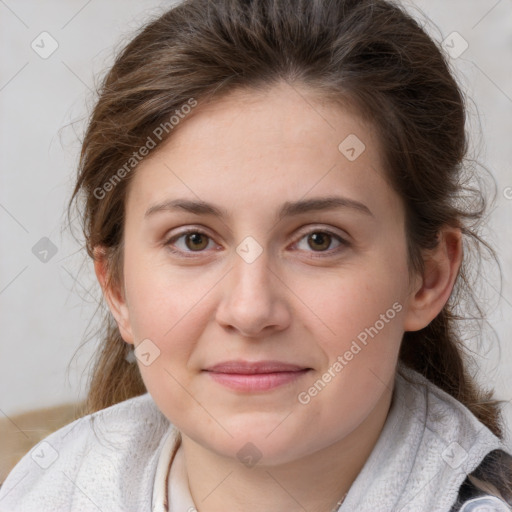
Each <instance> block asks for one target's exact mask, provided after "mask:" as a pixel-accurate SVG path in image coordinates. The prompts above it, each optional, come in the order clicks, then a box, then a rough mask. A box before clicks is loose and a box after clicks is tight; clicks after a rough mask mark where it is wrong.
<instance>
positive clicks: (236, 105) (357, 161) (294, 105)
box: [130, 84, 390, 206]
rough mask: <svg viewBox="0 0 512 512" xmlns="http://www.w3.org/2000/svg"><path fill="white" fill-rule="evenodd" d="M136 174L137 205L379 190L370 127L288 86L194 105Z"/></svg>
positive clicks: (378, 155) (380, 170) (378, 170)
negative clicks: (172, 198) (183, 199)
mask: <svg viewBox="0 0 512 512" xmlns="http://www.w3.org/2000/svg"><path fill="white" fill-rule="evenodd" d="M135 174H136V175H135V177H134V180H133V183H132V185H131V191H130V195H131V196H136V198H137V202H138V203H144V204H147V203H149V202H152V201H153V202H154V201H156V200H163V199H168V198H169V197H168V196H170V195H179V196H183V195H184V194H185V195H186V196H188V197H190V198H194V199H198V198H200V199H206V198H207V197H212V196H215V197H216V198H217V200H218V202H220V203H223V204H227V205H229V204H233V205H234V204H235V201H234V200H235V198H234V196H233V195H234V194H236V195H237V196H240V195H242V196H245V204H246V205H247V206H249V205H250V204H254V205H255V206H258V202H260V204H259V206H261V201H262V200H264V201H265V204H267V205H270V204H271V203H272V200H271V199H272V197H273V195H278V196H280V198H281V203H282V202H284V201H285V200H286V199H288V200H296V199H297V198H299V197H302V196H305V195H307V194H309V193H311V194H313V195H315V196H317V195H318V194H326V193H330V192H332V191H333V190H334V189H342V190H339V191H340V192H344V193H345V195H349V196H350V195H352V196H360V197H364V196H367V194H368V192H369V191H370V192H371V191H372V190H373V192H375V193H377V192H379V191H384V192H386V191H385V189H384V188H385V186H386V183H385V176H384V171H383V168H382V162H381V153H380V147H379V141H378V139H377V136H376V131H375V129H374V127H373V126H372V125H371V124H370V123H368V122H367V121H365V120H363V118H362V117H360V116H358V115H357V113H356V112H355V111H354V110H349V109H346V108H343V107H342V106H341V105H339V104H334V103H333V102H329V101H327V100H322V98H321V97H320V96H319V95H318V94H314V93H311V92H310V91H309V90H307V89H305V88H300V89H299V88H298V87H296V86H293V87H292V86H290V85H288V84H280V85H278V86H275V87H273V88H270V89H266V90H265V91H252V90H250V91H249V90H237V91H234V92H232V93H230V94H228V95H226V96H224V97H222V98H221V99H217V100H214V101H212V102H210V103H203V104H201V103H200V104H199V105H198V106H196V107H195V109H194V110H193V111H192V112H191V113H190V114H189V115H187V116H185V117H184V119H183V120H181V121H180V125H179V127H178V129H177V130H176V131H174V132H173V133H172V135H171V137H170V138H169V139H168V140H167V141H166V142H165V143H163V144H162V146H161V147H160V148H159V149H157V150H156V151H155V152H154V153H153V154H151V155H150V156H148V157H147V158H146V159H145V160H143V161H142V162H141V163H140V164H139V166H138V168H137V170H136V173H135ZM173 192H175V193H174V194H173ZM387 192H388V193H389V192H390V191H387ZM354 198H355V197H354Z"/></svg>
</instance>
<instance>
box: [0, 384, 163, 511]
mask: <svg viewBox="0 0 512 512" xmlns="http://www.w3.org/2000/svg"><path fill="white" fill-rule="evenodd" d="M169 428H170V423H169V421H168V420H167V419H166V418H165V416H164V415H163V414H162V413H161V412H160V410H159V409H158V407H157V406H156V404H155V403H154V401H153V399H152V398H151V396H150V395H149V394H148V393H145V394H144V395H141V396H138V397H135V398H131V399H129V400H126V401H124V402H121V403H119V404H115V405H113V406H111V407H108V408H106V409H103V410H101V411H98V412H96V413H94V414H90V415H87V416H84V417H82V418H79V419H77V420H76V421H74V422H72V423H70V424H68V425H66V426H65V427H63V428H61V429H59V430H57V431H56V432H53V433H52V434H51V435H49V436H48V437H46V438H45V439H43V440H42V441H41V442H40V443H38V444H37V445H36V446H35V447H33V448H32V449H31V450H30V452H28V453H27V454H25V455H24V457H23V458H22V459H21V460H20V461H19V462H18V464H17V465H16V466H15V467H14V468H13V470H12V471H11V472H10V473H9V475H8V477H7V479H6V480H5V482H4V483H3V484H2V486H1V487H0V511H8V510H16V511H20V512H22V511H23V512H24V511H27V512H28V511H31V510H38V511H41V512H43V511H50V510H51V511H61V510H70V507H71V505H73V507H75V508H74V509H79V508H77V507H76V504H77V503H79V502H84V503H85V501H84V500H85V498H84V496H81V494H84V493H83V492H82V490H85V489H86V490H87V491H86V494H87V498H88V499H90V501H93V502H94V498H96V499H100V500H102V503H103V504H104V505H105V508H103V510H109V507H108V506H107V505H108V504H109V503H110V504H111V505H112V507H114V506H115V505H114V504H121V503H122V499H123V498H122V496H125V495H131V496H133V497H134V498H133V499H137V498H136V496H137V495H138V494H141V493H142V492H146V490H147V489H150V488H151V482H152V480H151V478H152V474H151V471H152V470H153V469H155V468H156V461H157V458H158V448H159V446H160V444H161V443H162V440H163V438H164V437H165V434H166V433H167V432H169ZM141 468H142V474H141ZM119 475H122V478H120V477H119ZM112 489H116V492H114V493H113V492H112ZM117 491H118V492H117ZM116 493H117V494H118V495H117V496H116ZM103 497H105V499H103ZM90 505H91V503H90V502H89V505H88V506H90ZM111 509H113V508H111Z"/></svg>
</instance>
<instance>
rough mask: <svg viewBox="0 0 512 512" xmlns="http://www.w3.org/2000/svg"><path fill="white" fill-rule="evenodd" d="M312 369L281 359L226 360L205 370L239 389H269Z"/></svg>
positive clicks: (213, 376) (220, 381) (225, 384)
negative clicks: (283, 361) (284, 361)
mask: <svg viewBox="0 0 512 512" xmlns="http://www.w3.org/2000/svg"><path fill="white" fill-rule="evenodd" d="M310 369H311V368H305V367H303V366H298V365H295V364H288V363H282V362H280V361H257V362H252V363H251V362H248V361H225V362H223V363H219V364H216V365H214V366H211V367H209V368H207V369H206V370H205V371H206V372H208V375H210V376H211V378H212V379H213V380H215V381H216V382H218V383H219V384H222V385H224V386H226V387H229V388H231V389H234V390H237V391H268V390H270V389H274V388H276V387H278V386H281V385H283V384H286V383H289V382H292V381H294V380H295V379H298V378H300V377H301V376H302V375H304V374H305V373H306V372H308V371H309V370H310Z"/></svg>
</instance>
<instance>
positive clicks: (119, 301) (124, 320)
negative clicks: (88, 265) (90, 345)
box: [94, 247, 134, 345]
mask: <svg viewBox="0 0 512 512" xmlns="http://www.w3.org/2000/svg"><path fill="white" fill-rule="evenodd" d="M94 272H95V273H96V277H97V279H98V282H99V283H100V286H101V289H102V291H103V297H104V298H105V301H106V302H107V305H108V307H109V309H110V312H111V313H112V316H113V317H114V319H115V321H116V323H117V326H118V328H119V332H120V333H121V336H122V338H123V339H124V341H126V342H127V343H130V344H132V345H133V343H134V341H133V334H132V330H131V325H130V317H129V311H128V306H127V304H126V299H125V297H124V293H123V291H122V290H121V289H120V288H119V287H118V286H117V285H116V284H115V283H114V282H113V281H112V280H111V279H110V275H109V268H108V257H107V255H106V250H105V248H103V247H95V248H94Z"/></svg>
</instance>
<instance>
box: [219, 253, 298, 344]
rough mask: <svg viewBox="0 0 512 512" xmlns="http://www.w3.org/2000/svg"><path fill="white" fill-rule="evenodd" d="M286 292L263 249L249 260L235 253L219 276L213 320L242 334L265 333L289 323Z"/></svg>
mask: <svg viewBox="0 0 512 512" xmlns="http://www.w3.org/2000/svg"><path fill="white" fill-rule="evenodd" d="M289 293H290V291H289V289H288V288H287V287H286V285H285V284H284V283H283V281H282V280H281V278H280V276H278V274H277V272H276V271H275V270H273V269H271V268H270V267H269V261H268V258H267V256H266V252H265V251H264V252H263V253H262V254H261V255H260V256H259V257H258V258H257V259H256V260H255V261H253V262H252V263H248V262H247V261H245V260H244V259H243V258H241V257H239V256H238V255H236V256H235V257H234V267H233V268H232V270H231V272H229V273H228V275H227V276H226V277H225V279H223V280H222V284H221V294H222V296H221V299H220V302H219V305H218V308H217V313H216V320H217V322H218V323H219V325H221V326H222V327H224V328H226V329H229V330H234V331H237V332H238V333H239V334H240V335H241V336H244V337H251V338H255V337H261V336H268V335H269V334H270V333H271V332H272V331H273V330H275V331H281V330H283V329H286V327H287V326H288V325H289V323H290V316H291V315H290V308H289V304H288V302H287V294H289Z"/></svg>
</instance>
